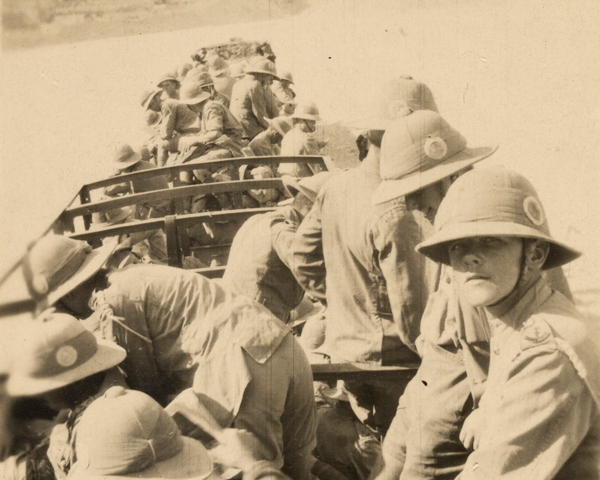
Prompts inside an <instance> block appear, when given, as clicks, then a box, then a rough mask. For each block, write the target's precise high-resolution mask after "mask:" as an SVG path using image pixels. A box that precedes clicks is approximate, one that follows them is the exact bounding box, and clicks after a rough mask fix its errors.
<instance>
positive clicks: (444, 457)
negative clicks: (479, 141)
mask: <svg viewBox="0 0 600 480" xmlns="http://www.w3.org/2000/svg"><path fill="white" fill-rule="evenodd" d="M495 149H496V147H476V148H474V147H470V146H467V142H466V140H465V138H464V137H463V136H462V135H461V134H460V133H459V132H457V131H456V130H455V129H454V128H452V127H451V126H450V125H449V124H448V122H446V121H445V120H444V119H443V118H441V117H440V116H439V115H437V114H435V113H434V112H431V111H423V112H415V113H413V114H412V115H410V116H408V117H405V118H404V119H401V120H397V121H396V122H394V124H393V125H392V126H390V127H389V128H388V130H387V131H386V134H385V135H384V137H383V142H382V158H381V164H380V174H381V177H382V179H383V180H384V181H383V182H382V183H381V185H380V186H379V187H378V189H377V191H376V192H375V194H374V196H373V201H374V202H375V203H377V204H379V205H382V206H383V205H386V204H387V203H389V202H394V201H397V200H398V199H400V198H404V201H405V203H406V208H408V209H409V210H415V211H417V210H418V211H419V212H420V213H421V214H422V215H423V216H424V217H425V218H426V219H427V220H429V222H431V223H433V222H434V221H435V219H436V215H437V213H438V209H439V208H440V204H441V203H442V200H443V198H444V196H445V195H446V193H447V191H448V189H449V188H450V185H451V184H452V182H453V181H454V180H456V178H458V177H459V176H460V175H462V174H464V173H465V172H466V171H468V170H470V169H471V168H472V166H473V165H474V164H475V163H477V162H478V161H480V160H483V159H484V158H486V157H488V156H489V155H491V154H492V153H493V152H494V151H495ZM432 270H433V275H432V278H431V279H430V283H429V287H430V297H429V301H428V304H427V308H426V310H425V312H424V314H423V318H422V321H421V325H420V336H419V338H418V339H417V341H416V346H417V348H418V351H419V354H420V355H421V357H422V363H421V367H420V370H419V375H426V378H425V377H422V376H419V377H418V378H419V379H420V380H417V379H416V378H417V377H415V379H413V380H412V382H411V383H410V384H409V385H408V387H407V389H406V391H405V393H404V395H403V397H402V398H401V399H400V404H401V405H403V406H404V407H403V408H400V409H399V410H398V412H397V413H396V417H395V419H394V421H393V422H392V425H391V427H390V430H389V431H388V435H387V437H386V440H385V442H384V454H385V455H387V456H385V455H384V460H385V462H383V463H385V468H384V469H383V471H382V472H380V473H379V474H378V475H379V476H378V477H377V478H397V477H398V476H399V475H400V474H401V473H402V475H403V478H422V479H430V478H448V479H450V478H454V477H455V476H456V475H457V473H458V472H460V471H461V469H462V466H463V465H464V462H465V460H466V458H467V455H468V453H467V450H466V449H465V447H464V446H463V445H462V442H461V441H460V438H459V436H458V429H457V428H459V427H457V425H459V423H460V422H461V421H462V419H464V416H465V415H466V414H467V413H468V411H469V409H470V408H472V407H473V405H476V404H477V402H478V400H479V398H480V397H481V392H482V390H483V385H484V383H485V379H486V376H487V365H488V363H487V361H488V358H489V336H488V334H487V332H488V331H489V329H488V327H487V323H486V319H485V317H484V316H482V315H480V313H479V312H478V311H477V310H476V309H474V308H472V307H471V306H469V305H466V304H464V303H463V302H461V301H460V298H459V297H458V296H456V295H455V292H454V284H453V282H452V278H451V277H452V276H451V272H450V271H449V270H448V269H445V268H441V269H440V268H437V269H432ZM552 284H553V286H556V287H557V288H559V289H564V286H565V284H566V283H565V282H564V277H563V276H562V272H558V273H556V274H555V276H554V278H553V279H552ZM565 291H566V292H567V293H568V286H567V287H566V289H565ZM416 333H417V334H419V331H417V332H416ZM421 380H423V382H424V383H422V382H421ZM417 398H418V399H419V400H416V399H417ZM410 422H413V423H412V427H411V429H410V430H409V429H408V428H407V424H408V423H410ZM417 431H418V432H420V433H419V434H417V433H416V432H417ZM423 465H428V467H427V468H423ZM379 468H382V467H381V466H378V467H377V468H376V470H378V469H379Z"/></svg>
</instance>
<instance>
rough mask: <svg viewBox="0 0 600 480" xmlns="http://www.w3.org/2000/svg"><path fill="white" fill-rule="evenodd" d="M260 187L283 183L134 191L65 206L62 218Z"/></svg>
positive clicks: (237, 182)
mask: <svg viewBox="0 0 600 480" xmlns="http://www.w3.org/2000/svg"><path fill="white" fill-rule="evenodd" d="M261 188H276V189H277V188H283V183H282V181H281V179H280V178H266V179H263V180H235V181H232V182H218V183H208V184H200V185H189V186H185V187H175V188H169V189H166V190H154V191H152V192H144V193H134V194H131V195H125V196H123V197H116V198H111V199H109V200H100V201H98V202H93V203H87V204H85V205H80V206H75V207H70V208H67V209H65V211H64V212H63V218H64V219H65V221H68V220H72V219H73V218H75V217H78V216H81V215H84V214H87V213H93V212H102V211H106V210H110V209H113V208H117V207H126V206H129V205H138V204H144V203H156V202H158V201H161V200H173V199H175V198H180V197H185V196H193V195H200V194H214V193H220V192H235V191H243V190H250V189H261Z"/></svg>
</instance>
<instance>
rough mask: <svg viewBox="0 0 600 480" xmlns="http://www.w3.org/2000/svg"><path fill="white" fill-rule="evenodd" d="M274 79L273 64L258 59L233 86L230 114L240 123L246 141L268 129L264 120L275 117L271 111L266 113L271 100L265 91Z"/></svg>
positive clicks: (275, 74)
mask: <svg viewBox="0 0 600 480" xmlns="http://www.w3.org/2000/svg"><path fill="white" fill-rule="evenodd" d="M274 78H278V77H277V72H276V70H275V64H274V63H273V62H271V61H270V60H266V59H258V60H256V61H255V62H254V63H253V64H250V65H248V66H247V67H246V75H245V76H244V77H243V78H242V79H241V80H240V81H239V82H237V83H236V84H235V85H234V86H233V90H232V92H231V105H230V107H231V113H233V115H234V116H235V118H237V119H238V121H239V122H240V123H241V125H242V128H243V130H244V133H243V137H244V138H247V139H248V140H252V139H253V138H254V137H256V135H258V134H259V133H260V132H262V131H263V130H266V129H267V128H269V124H268V123H267V121H266V119H267V118H272V117H274V116H276V115H273V113H274V112H273V111H271V115H269V113H268V111H269V105H270V102H271V99H270V96H268V95H267V90H266V87H268V86H269V85H271V83H273V79H274ZM269 93H270V92H269Z"/></svg>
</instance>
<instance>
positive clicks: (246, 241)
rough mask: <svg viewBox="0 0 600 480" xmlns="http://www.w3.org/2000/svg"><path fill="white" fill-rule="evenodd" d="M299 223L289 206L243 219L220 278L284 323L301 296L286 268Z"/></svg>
mask: <svg viewBox="0 0 600 480" xmlns="http://www.w3.org/2000/svg"><path fill="white" fill-rule="evenodd" d="M299 223H300V218H299V217H298V215H297V214H295V211H294V210H293V209H291V208H290V207H284V208H282V209H278V210H276V211H274V212H269V213H265V214H263V215H254V216H253V217H251V218H249V219H248V220H246V222H245V223H244V225H243V226H242V228H240V229H239V231H238V233H237V234H236V236H235V238H234V240H233V244H232V246H231V251H230V253H229V260H228V262H227V269H226V271H225V275H224V276H223V282H224V283H225V285H226V286H228V287H229V288H230V289H231V290H232V291H233V292H235V293H239V294H241V295H246V296H248V297H250V298H252V299H254V300H256V301H257V302H258V303H260V304H262V305H264V306H265V307H267V308H268V309H269V310H270V311H271V312H273V314H274V315H275V316H277V318H279V319H280V320H282V321H284V322H285V321H286V320H287V318H288V316H289V313H290V311H291V310H292V309H293V308H294V307H296V306H297V305H298V304H299V303H300V301H301V300H302V297H303V296H304V290H303V289H302V287H301V286H300V285H299V284H298V282H297V281H296V279H295V278H294V275H293V274H292V272H291V270H290V269H289V268H288V266H287V264H289V263H290V260H291V252H290V244H291V241H292V238H293V235H294V233H295V231H296V228H297V225H298V224H299Z"/></svg>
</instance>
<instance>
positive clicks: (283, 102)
mask: <svg viewBox="0 0 600 480" xmlns="http://www.w3.org/2000/svg"><path fill="white" fill-rule="evenodd" d="M293 84H294V79H293V77H292V74H291V73H290V72H283V73H282V74H281V75H280V76H279V79H278V80H277V79H276V80H273V85H271V91H272V92H273V94H274V95H275V98H276V99H277V101H278V103H279V112H280V114H281V115H291V114H292V113H294V98H296V92H294V90H292V89H291V88H290V85H293Z"/></svg>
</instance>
